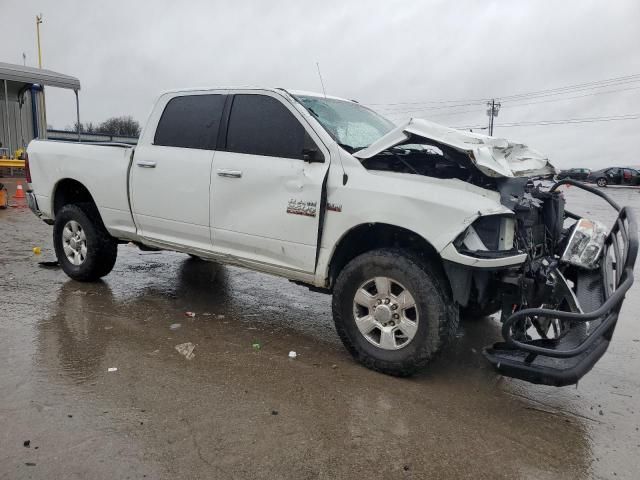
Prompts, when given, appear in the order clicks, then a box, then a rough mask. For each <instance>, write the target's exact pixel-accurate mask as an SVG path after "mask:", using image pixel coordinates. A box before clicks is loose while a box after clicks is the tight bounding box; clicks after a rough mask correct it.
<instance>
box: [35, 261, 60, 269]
mask: <svg viewBox="0 0 640 480" xmlns="http://www.w3.org/2000/svg"><path fill="white" fill-rule="evenodd" d="M38 265H40V266H41V267H43V268H54V267H59V266H60V264H59V263H58V260H46V261H44V262H38Z"/></svg>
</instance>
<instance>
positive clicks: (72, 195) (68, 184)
mask: <svg viewBox="0 0 640 480" xmlns="http://www.w3.org/2000/svg"><path fill="white" fill-rule="evenodd" d="M51 202H52V204H51V207H52V209H51V213H52V215H53V217H54V218H55V216H56V214H57V213H58V212H59V211H60V209H61V208H62V207H64V206H65V205H69V204H77V203H85V202H89V203H92V204H93V205H95V206H96V208H97V205H96V202H95V201H94V199H93V196H92V195H91V193H90V192H89V189H88V188H87V187H85V186H84V184H82V183H81V182H79V181H78V180H76V179H74V178H63V179H61V180H59V181H58V182H57V183H56V185H55V186H54V188H53V195H52V200H51Z"/></svg>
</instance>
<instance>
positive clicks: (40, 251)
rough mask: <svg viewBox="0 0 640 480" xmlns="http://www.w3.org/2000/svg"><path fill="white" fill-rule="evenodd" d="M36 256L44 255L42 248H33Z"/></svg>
mask: <svg viewBox="0 0 640 480" xmlns="http://www.w3.org/2000/svg"><path fill="white" fill-rule="evenodd" d="M33 253H34V255H40V254H41V253H42V249H41V248H40V247H33Z"/></svg>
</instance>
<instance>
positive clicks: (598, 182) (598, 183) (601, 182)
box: [596, 177, 607, 187]
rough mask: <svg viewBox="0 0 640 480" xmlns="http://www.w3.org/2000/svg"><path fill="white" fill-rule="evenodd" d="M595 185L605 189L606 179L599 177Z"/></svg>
mask: <svg viewBox="0 0 640 480" xmlns="http://www.w3.org/2000/svg"><path fill="white" fill-rule="evenodd" d="M596 184H597V185H598V186H599V187H606V186H607V179H606V178H604V177H600V178H599V179H598V180H596Z"/></svg>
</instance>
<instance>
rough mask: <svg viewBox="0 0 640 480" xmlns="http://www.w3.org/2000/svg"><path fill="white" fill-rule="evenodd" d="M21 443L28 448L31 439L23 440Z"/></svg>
mask: <svg viewBox="0 0 640 480" xmlns="http://www.w3.org/2000/svg"><path fill="white" fill-rule="evenodd" d="M22 445H24V446H25V447H27V448H29V447H30V446H31V440H25V441H24V442H22Z"/></svg>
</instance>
